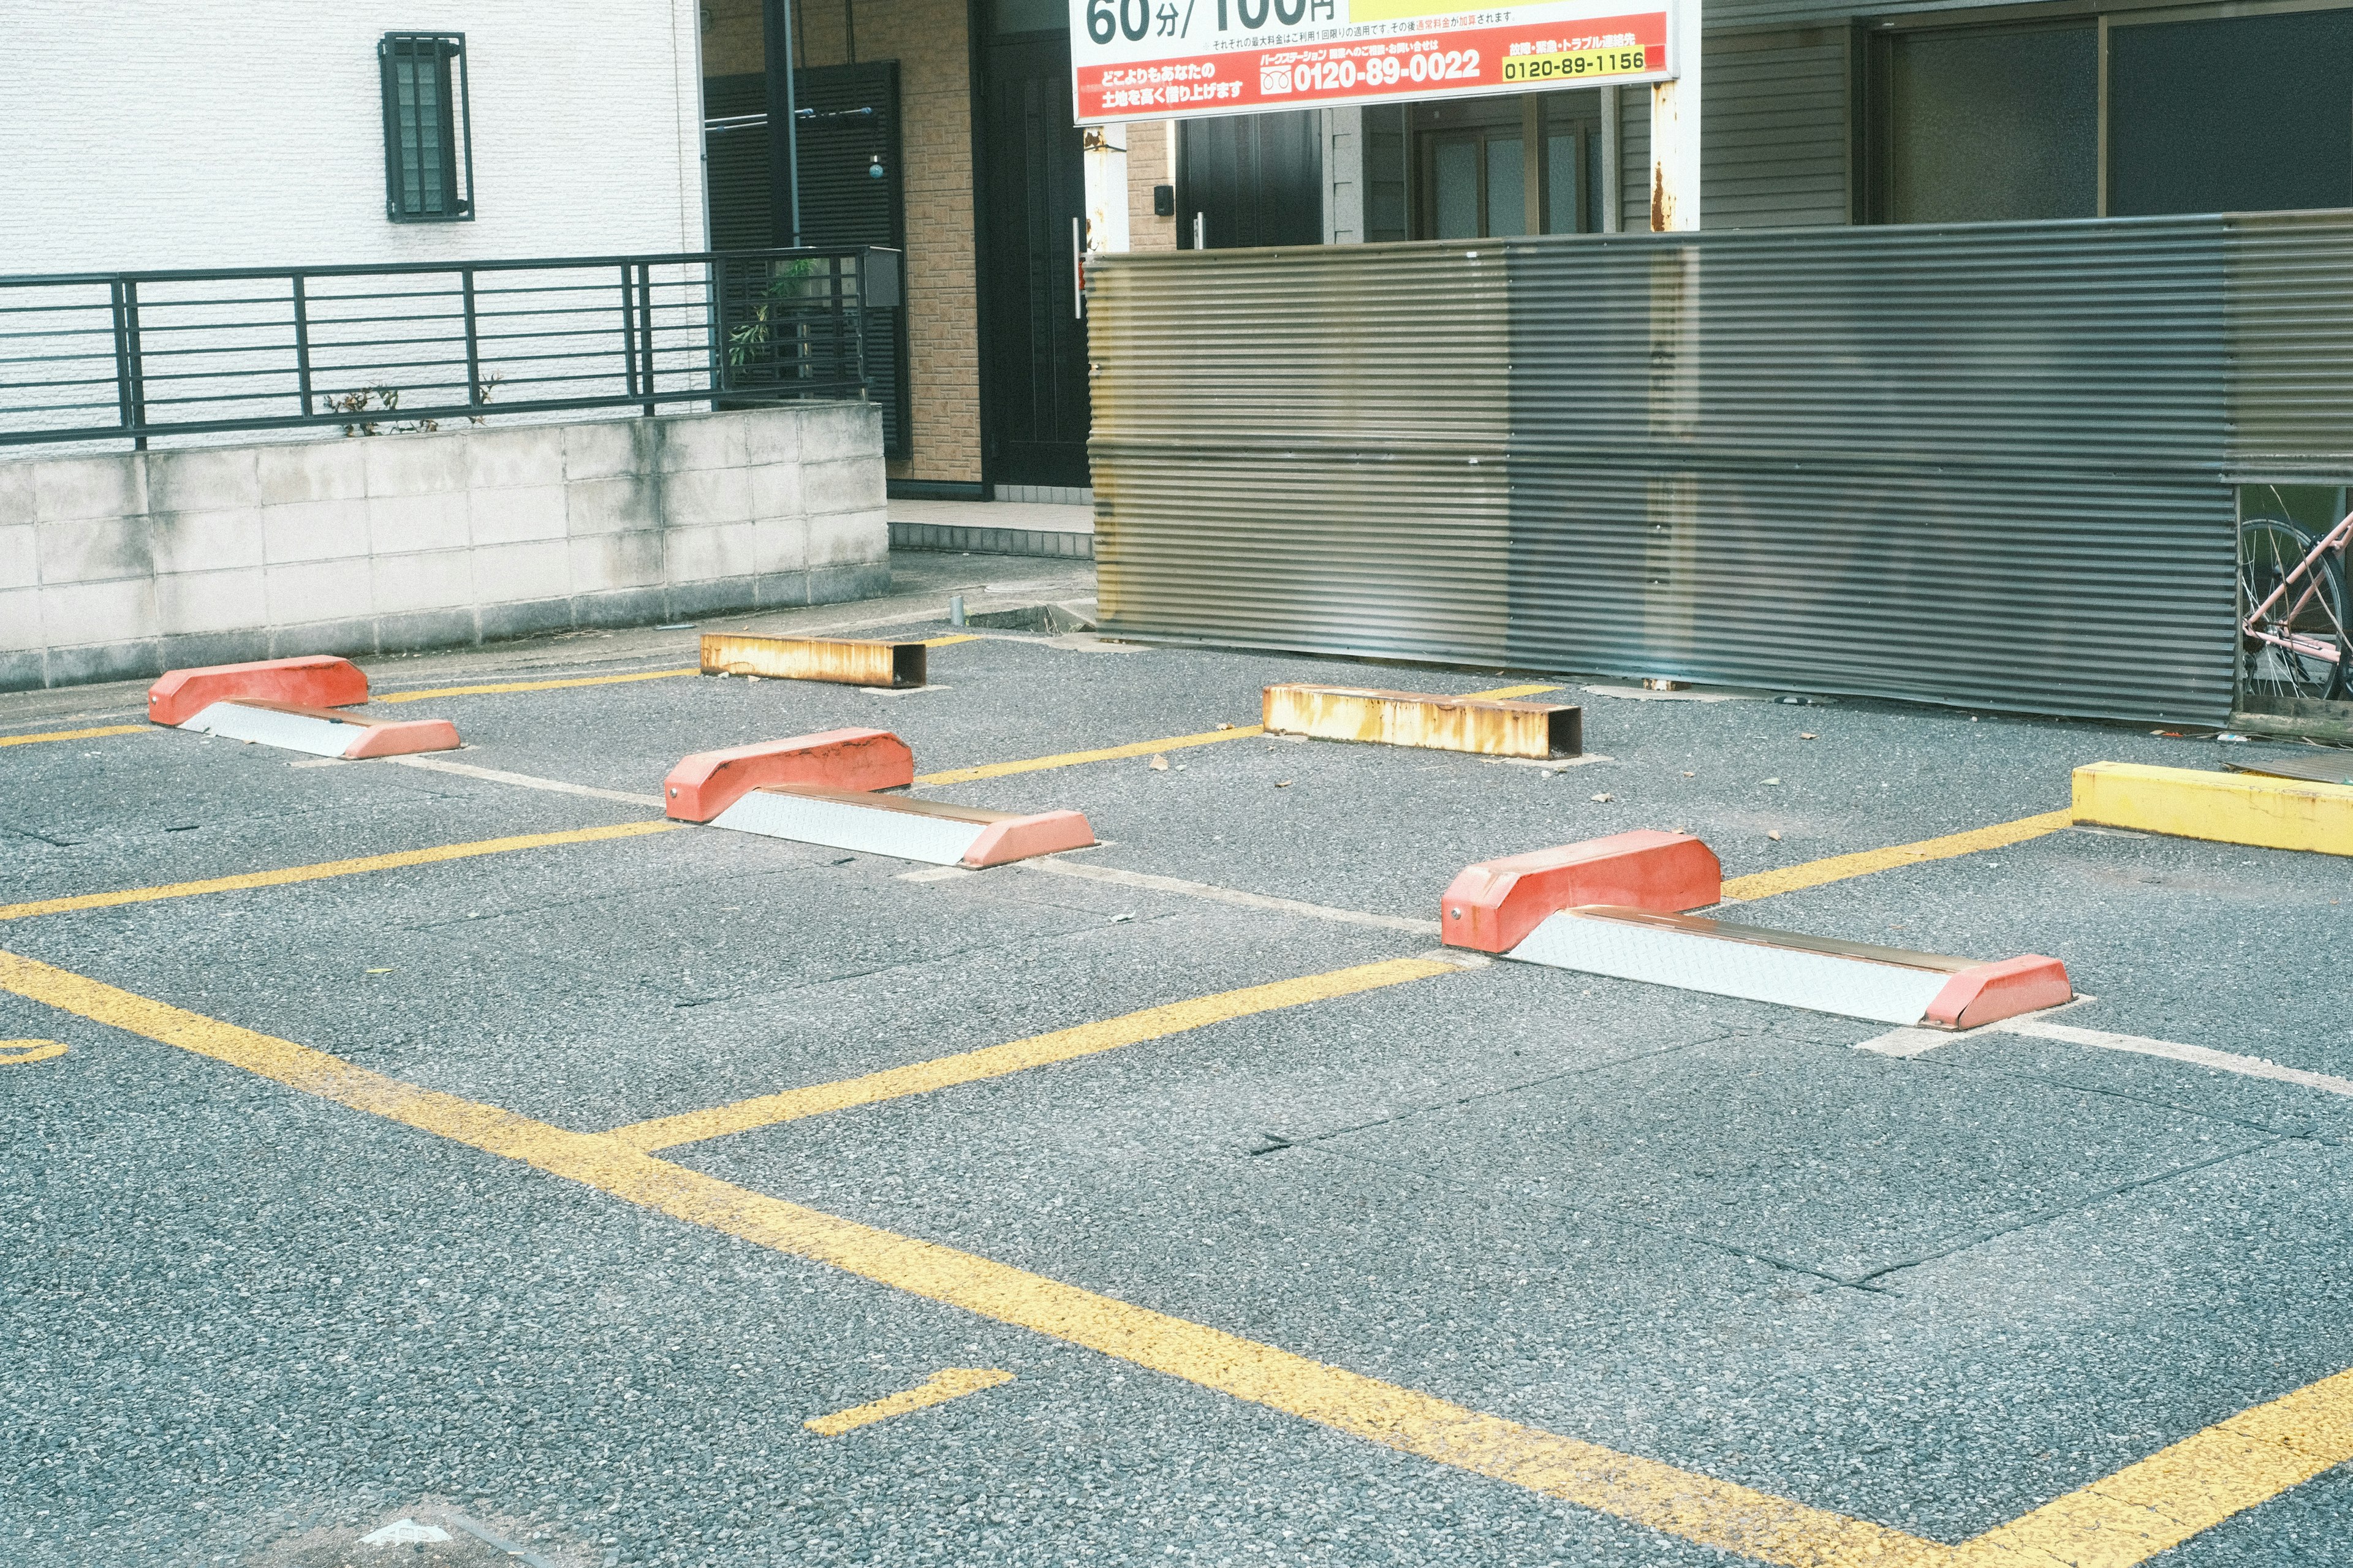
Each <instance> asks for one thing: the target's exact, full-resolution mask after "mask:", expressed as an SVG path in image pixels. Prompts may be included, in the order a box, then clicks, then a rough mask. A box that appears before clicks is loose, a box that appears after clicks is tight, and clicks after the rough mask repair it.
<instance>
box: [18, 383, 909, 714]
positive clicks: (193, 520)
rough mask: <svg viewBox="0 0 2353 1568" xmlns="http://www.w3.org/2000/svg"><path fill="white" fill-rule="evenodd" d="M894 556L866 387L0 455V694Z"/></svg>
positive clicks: (549, 619)
mask: <svg viewBox="0 0 2353 1568" xmlns="http://www.w3.org/2000/svg"><path fill="white" fill-rule="evenodd" d="M889 555H890V530H889V524H888V522H887V521H886V520H885V516H884V511H883V479H882V421H881V410H880V409H879V408H877V407H876V406H875V405H871V404H862V403H845V404H809V405H797V406H792V407H786V408H777V409H763V410H758V411H754V412H744V413H727V414H689V415H673V416H665V417H659V418H654V419H643V418H637V419H612V420H596V421H589V422H582V423H575V424H561V425H533V426H511V427H506V428H491V427H469V428H466V429H463V430H459V431H454V432H450V431H444V432H441V433H438V434H431V435H387V436H375V437H350V438H345V439H340V440H323V441H292V442H285V443H280V444H277V445H269V446H245V447H201V448H190V449H186V450H179V451H155V452H143V453H142V452H124V453H111V454H105V455H92V456H86V457H59V458H37V459H26V460H18V461H0V690H23V689H30V688H37V687H44V686H69V685H74V684H77V683H79V682H84V681H92V680H113V679H129V678H134V677H142V676H149V675H154V674H159V673H161V672H162V671H164V670H165V669H169V668H180V667H184V666H187V665H196V664H220V663H227V662H230V661H233V660H239V659H249V658H283V657H286V656H289V655H292V654H305V653H341V654H354V655H356V654H381V653H396V652H405V651H408V650H412V649H417V648H427V647H457V646H463V645H467V644H473V643H480V642H491V641H497V640H500V639H501V638H509V637H528V636H532V635H534V634H538V633H543V632H551V631H560V630H566V629H571V628H575V627H583V626H633V625H643V624H647V623H650V622H659V621H666V620H691V619H693V618H695V617H697V616H707V615H712V614H718V613H721V612H726V611H740V610H750V609H767V608H782V607H785V606H788V605H811V604H828V603H834V602H837V601H840V600H845V599H855V598H861V597H868V596H871V595H876V594H880V593H881V592H883V591H885V590H886V589H887V588H888V587H889V585H890V562H889Z"/></svg>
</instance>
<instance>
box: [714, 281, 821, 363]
mask: <svg viewBox="0 0 2353 1568" xmlns="http://www.w3.org/2000/svg"><path fill="white" fill-rule="evenodd" d="M816 270H817V263H816V262H814V261H809V260H806V259H804V260H800V261H796V262H794V263H793V264H792V265H790V266H789V267H786V268H785V269H784V270H783V271H781V272H777V273H774V274H772V275H771V276H770V277H769V279H768V287H767V289H766V291H765V300H766V302H765V304H763V305H761V306H760V307H759V308H758V309H757V310H754V311H753V312H752V319H751V320H750V321H746V322H744V324H743V325H742V326H740V327H738V328H736V329H735V330H734V331H732V332H730V333H728V334H727V364H728V367H729V368H730V369H732V370H741V369H742V368H743V367H744V362H745V361H747V360H749V359H750V358H751V357H752V356H753V355H754V354H755V353H759V352H760V351H761V350H763V349H765V348H766V347H767V346H768V343H769V340H770V339H771V338H772V337H773V335H774V333H775V324H774V323H773V322H772V321H771V319H770V312H772V311H774V310H776V307H777V306H778V305H779V304H780V303H781V302H783V301H784V300H789V299H791V298H792V297H793V296H794V294H796V293H797V292H798V289H799V285H800V284H801V283H802V282H803V281H805V280H806V279H807V278H808V277H809V275H810V274H812V273H814V272H815V271H816Z"/></svg>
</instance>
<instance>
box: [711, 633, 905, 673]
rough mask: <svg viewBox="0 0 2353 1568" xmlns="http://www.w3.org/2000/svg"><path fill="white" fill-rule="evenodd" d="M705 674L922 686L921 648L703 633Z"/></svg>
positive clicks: (844, 640) (858, 641)
mask: <svg viewBox="0 0 2353 1568" xmlns="http://www.w3.org/2000/svg"><path fill="white" fill-rule="evenodd" d="M702 673H703V674H705V675H765V676H768V677H770V678H772V679H777V680H831V681H838V682H839V683H840V684H842V685H844V686H921V685H923V682H924V679H925V678H924V665H923V644H922V643H919V642H869V641H865V640H862V639H852V638H846V637H741V636H730V635H728V634H726V633H723V632H706V633H704V634H703V637H702Z"/></svg>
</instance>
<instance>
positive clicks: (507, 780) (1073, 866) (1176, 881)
mask: <svg viewBox="0 0 2353 1568" xmlns="http://www.w3.org/2000/svg"><path fill="white" fill-rule="evenodd" d="M1285 738H1286V739H1287V738H1288V737H1285ZM384 760H385V762H387V763H399V764H400V765H401V766H403V767H408V768H427V769H430V770H432V771H433V772H436V773H459V774H463V775H464V776H465V777H467V778H476V779H484V780H487V781H489V782H490V783H491V784H515V785H519V786H521V787H522V788H524V789H543V790H553V791H554V792H555V793H556V794H559V795H587V796H589V797H590V798H592V799H596V800H617V801H621V802H624V803H625V804H627V805H642V806H647V807H649V808H651V809H653V810H656V811H659V810H660V809H661V806H662V800H661V797H660V796H659V795H628V794H626V793H624V792H622V791H620V790H612V789H592V788H590V787H589V786H588V785H586V784H565V783H564V782H563V781H562V780H560V779H543V778H537V777H534V776H533V775H532V774H530V773H501V771H500V770H498V769H496V768H481V767H476V766H474V765H473V764H472V763H452V762H448V761H445V760H443V759H442V758H439V757H386V758H385V759H384ZM1110 847H1112V846H1111V843H1110V841H1109V840H1105V841H1104V842H1103V843H1100V844H1096V845H1093V846H1092V848H1096V849H1108V848H1110ZM1018 864H1019V865H1022V866H1026V867H1028V868H1030V869H1032V870H1037V871H1050V872H1052V873H1054V874H1055V875H1056V876H1058V877H1078V878H1081V879H1084V880H1087V881H1091V882H1108V883H1110V884H1112V885H1113V886H1114V887H1121V888H1142V889H1148V890H1150V891H1152V892H1155V893H1175V894H1176V895H1177V896H1179V897H1180V898H1187V899H1207V900H1210V901H1211V902H1214V903H1220V904H1237V905H1240V907H1242V908H1243V909H1251V910H1273V911H1274V912H1276V913H1278V914H1287V915H1302V916H1304V917H1305V918H1307V919H1309V920H1317V921H1333V922H1335V924H1339V925H1355V926H1372V927H1375V928H1376V929H1377V930H1381V931H1411V932H1413V933H1414V934H1415V935H1417V936H1436V935H1438V934H1439V931H1438V922H1437V921H1418V920H1414V919H1412V918H1411V917H1409V916H1406V915H1377V914H1372V913H1369V912H1367V911H1366V910H1342V909H1335V908H1333V907H1332V906H1330V905H1328V904H1310V903H1303V902H1302V901H1301V900H1297V899H1278V898H1273V897H1271V896H1270V895H1268V894H1265V893H1246V892H1244V891H1242V890H1241V889H1239V888H1220V887H1216V886H1214V885H1212V884H1210V883H1208V882H1187V881H1185V880H1183V879H1180V878H1176V877H1156V876H1154V875H1152V874H1151V873H1150V872H1146V871H1123V870H1119V869H1116V868H1113V867H1110V866H1089V865H1084V864H1082V863H1081V862H1078V861H1074V860H1066V859H1064V858H1061V857H1060V856H1059V855H1058V856H1051V857H1047V858H1039V859H1036V860H1023V861H1019V862H1018ZM942 869H945V868H942ZM936 875H938V873H937V872H933V873H929V874H926V873H922V872H905V873H902V878H903V879H906V880H911V881H912V880H918V879H924V880H928V879H929V878H930V877H931V876H936Z"/></svg>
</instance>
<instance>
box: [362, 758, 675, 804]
mask: <svg viewBox="0 0 2353 1568" xmlns="http://www.w3.org/2000/svg"><path fill="white" fill-rule="evenodd" d="M384 760H385V762H387V763H399V764H400V765H401V766H402V767H404V768H426V769H429V770H430V771H432V772H434V773H459V774H462V775H464V776H465V777H467V778H470V779H484V780H487V781H489V782H490V783H491V784H516V785H520V786H521V787H522V788H524V789H543V790H551V791H553V792H554V793H555V794H557V795H586V796H587V797H588V798H589V799H591V800H617V801H619V802H621V803H622V804H623V805H642V806H648V807H650V808H651V809H653V810H655V811H659V810H660V809H661V808H662V799H661V796H659V795H630V794H628V792H626V791H623V790H617V789H595V788H591V787H590V786H589V785H587V784H565V782H564V781H563V780H561V779H543V778H534V777H533V776H532V775H531V774H529V773H501V772H500V771H499V770H498V769H496V768H478V767H476V766H474V764H473V763H451V762H444V761H443V760H442V759H441V758H439V757H386V758H385V759H384Z"/></svg>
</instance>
